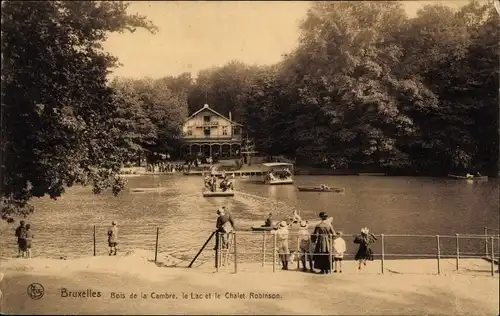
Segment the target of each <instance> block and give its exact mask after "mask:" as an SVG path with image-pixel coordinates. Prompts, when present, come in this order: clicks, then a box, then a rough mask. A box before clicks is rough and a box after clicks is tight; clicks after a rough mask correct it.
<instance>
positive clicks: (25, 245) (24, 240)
mask: <svg viewBox="0 0 500 316" xmlns="http://www.w3.org/2000/svg"><path fill="white" fill-rule="evenodd" d="M15 236H16V238H17V246H18V257H22V258H31V244H32V241H33V237H34V235H33V231H32V230H31V225H30V224H25V222H24V221H21V222H20V223H19V226H18V227H17V228H16V233H15Z"/></svg>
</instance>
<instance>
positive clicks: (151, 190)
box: [130, 187, 170, 193]
mask: <svg viewBox="0 0 500 316" xmlns="http://www.w3.org/2000/svg"><path fill="white" fill-rule="evenodd" d="M169 190H170V189H169V188H166V187H156V188H132V189H130V192H134V193H143V192H165V191H169Z"/></svg>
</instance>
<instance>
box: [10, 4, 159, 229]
mask: <svg viewBox="0 0 500 316" xmlns="http://www.w3.org/2000/svg"><path fill="white" fill-rule="evenodd" d="M127 6H128V5H127V4H126V3H124V2H114V1H106V2H97V1H85V2H82V1H71V2H67V1H36V2H35V1H3V2H2V44H1V45H2V124H3V126H2V130H3V134H2V143H3V148H2V149H3V151H2V154H3V161H2V162H3V164H2V196H3V200H2V214H1V216H2V219H4V220H7V221H12V215H14V214H21V215H26V214H28V213H30V212H32V211H33V208H32V207H31V206H29V205H28V201H29V199H30V198H32V197H42V196H44V195H49V196H50V197H51V198H53V199H56V198H58V197H59V196H60V195H61V194H63V193H64V189H65V187H69V186H72V185H74V184H76V183H79V184H87V183H92V184H93V188H94V192H96V193H99V192H102V191H103V190H105V189H107V188H110V187H111V188H112V189H113V193H114V194H118V192H119V191H120V189H121V188H122V187H123V186H124V181H123V180H122V179H120V178H119V177H116V174H117V172H118V171H119V169H120V167H121V164H122V162H123V161H124V160H126V159H127V156H128V155H129V153H128V152H127V150H124V148H123V147H122V144H123V141H124V139H123V137H122V136H121V130H120V129H119V128H118V125H119V124H118V125H117V124H112V123H111V122H113V121H114V120H115V115H116V108H115V103H114V102H113V91H112V90H111V89H110V88H109V87H108V86H107V82H106V76H107V74H108V72H109V69H110V68H112V67H114V66H116V65H117V60H116V58H114V57H113V56H110V55H109V54H107V53H105V52H103V51H102V47H101V43H102V42H103V41H104V40H105V39H106V36H107V34H108V33H109V32H122V31H124V30H128V31H131V32H134V31H135V29H136V28H145V29H147V30H149V31H151V32H154V31H155V30H156V29H155V27H154V26H153V25H152V24H151V23H150V22H148V21H147V20H146V19H145V18H144V17H141V16H138V15H129V14H127V12H126V9H127Z"/></svg>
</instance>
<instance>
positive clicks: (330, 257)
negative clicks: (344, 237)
mask: <svg viewBox="0 0 500 316" xmlns="http://www.w3.org/2000/svg"><path fill="white" fill-rule="evenodd" d="M328 259H330V269H331V270H333V235H331V236H330V255H329V258H328Z"/></svg>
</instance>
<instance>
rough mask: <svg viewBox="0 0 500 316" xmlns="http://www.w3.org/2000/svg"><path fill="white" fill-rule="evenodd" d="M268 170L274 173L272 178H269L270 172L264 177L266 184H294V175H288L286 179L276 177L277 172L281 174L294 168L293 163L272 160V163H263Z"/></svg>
mask: <svg viewBox="0 0 500 316" xmlns="http://www.w3.org/2000/svg"><path fill="white" fill-rule="evenodd" d="M262 165H263V166H264V167H265V168H266V169H267V170H266V171H267V172H269V173H272V177H271V179H269V174H265V175H263V177H262V181H263V182H264V183H265V184H269V185H280V184H293V182H294V181H293V179H292V176H291V175H290V176H287V177H286V178H284V179H281V178H279V177H275V176H274V175H275V174H280V173H284V172H287V173H288V172H289V173H290V174H291V172H290V169H292V170H293V164H291V163H284V162H271V163H264V164H262Z"/></svg>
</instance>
